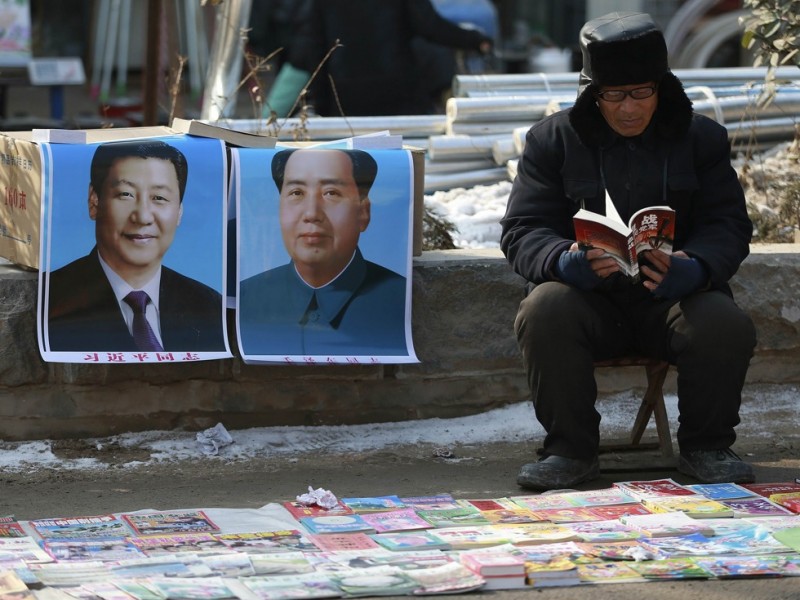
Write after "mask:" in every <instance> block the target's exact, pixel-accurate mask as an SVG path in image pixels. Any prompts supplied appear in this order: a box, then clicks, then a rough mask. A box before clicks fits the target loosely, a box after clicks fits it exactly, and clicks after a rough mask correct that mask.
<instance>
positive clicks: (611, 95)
mask: <svg viewBox="0 0 800 600" xmlns="http://www.w3.org/2000/svg"><path fill="white" fill-rule="evenodd" d="M655 93H656V86H654V85H648V86H645V87H638V88H634V89H632V90H606V91H605V92H597V93H596V94H595V96H597V97H598V98H600V100H603V101H605V102H622V101H623V100H625V97H626V96H630V97H631V98H633V99H634V100H644V99H645V98H649V97H650V96H652V95H653V94H655Z"/></svg>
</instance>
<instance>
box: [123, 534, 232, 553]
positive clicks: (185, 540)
mask: <svg viewBox="0 0 800 600" xmlns="http://www.w3.org/2000/svg"><path fill="white" fill-rule="evenodd" d="M130 541H131V543H132V544H133V545H134V546H136V547H137V548H138V549H139V550H140V551H141V552H144V554H145V555H146V556H162V555H164V554H176V553H179V552H230V549H229V548H228V547H227V546H226V545H225V544H223V543H222V542H221V541H219V540H218V539H217V538H216V537H215V536H214V535H212V534H210V533H184V534H181V533H171V534H166V535H150V536H147V537H134V538H130Z"/></svg>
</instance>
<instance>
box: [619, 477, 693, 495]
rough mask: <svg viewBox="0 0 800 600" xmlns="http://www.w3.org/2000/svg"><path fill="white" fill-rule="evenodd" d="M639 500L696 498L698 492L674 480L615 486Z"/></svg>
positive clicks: (628, 482) (627, 482)
mask: <svg viewBox="0 0 800 600" xmlns="http://www.w3.org/2000/svg"><path fill="white" fill-rule="evenodd" d="M614 485H615V486H616V487H618V488H621V489H622V490H624V491H625V492H626V493H628V494H630V495H631V496H633V497H634V498H636V499H638V500H642V499H644V498H658V497H659V496H696V495H697V492H695V491H694V490H692V489H690V488H688V487H686V486H684V485H681V484H680V483H678V482H677V481H675V480H674V479H670V478H666V479H650V480H646V481H619V482H617V483H615V484H614Z"/></svg>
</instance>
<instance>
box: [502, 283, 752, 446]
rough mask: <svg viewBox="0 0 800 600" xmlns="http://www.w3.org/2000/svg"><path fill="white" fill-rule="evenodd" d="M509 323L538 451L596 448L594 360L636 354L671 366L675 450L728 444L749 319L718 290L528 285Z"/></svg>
mask: <svg viewBox="0 0 800 600" xmlns="http://www.w3.org/2000/svg"><path fill="white" fill-rule="evenodd" d="M514 329H515V331H516V334H517V340H518V342H519V347H520V350H521V351H522V357H523V362H524V365H525V368H526V371H527V375H528V383H529V385H530V389H531V393H532V397H533V404H534V407H535V409H536V418H537V419H538V420H539V422H540V423H541V424H542V426H543V427H544V429H545V431H546V432H547V436H546V437H545V440H544V451H545V453H546V454H548V455H549V454H555V455H559V456H566V457H569V458H588V457H591V456H594V455H596V454H597V448H598V446H599V442H600V435H599V426H600V414H599V413H598V412H597V410H596V409H595V400H596V399H597V384H596V382H595V378H594V365H593V363H594V361H596V360H605V359H610V358H616V357H620V356H625V355H628V354H633V353H635V354H641V355H644V356H649V357H653V358H658V359H665V360H667V361H669V362H670V363H671V364H672V365H675V366H676V368H677V377H678V378H677V387H678V410H679V412H680V416H679V418H678V423H679V425H678V432H677V438H678V444H679V446H680V449H681V450H684V451H685V450H714V449H722V448H727V447H729V446H731V445H732V444H733V442H734V441H735V439H736V434H735V432H734V427H735V426H736V425H738V424H739V405H740V403H741V392H742V387H743V386H744V380H745V375H746V373H747V368H748V366H749V363H750V359H751V358H752V356H753V350H754V348H755V344H756V334H755V328H754V326H753V322H752V321H751V320H750V318H749V317H748V316H747V315H746V314H745V313H744V312H743V311H742V310H741V309H740V308H739V307H738V306H737V305H736V304H735V303H734V301H733V299H732V298H731V297H730V296H728V295H727V294H725V293H723V292H719V291H708V292H700V293H696V294H693V295H691V296H688V297H686V298H684V299H683V300H681V301H680V302H677V303H675V302H670V301H662V300H656V299H654V298H653V297H652V295H651V294H650V293H649V292H648V291H647V290H646V289H644V288H643V287H642V286H630V285H626V286H624V287H623V288H622V289H617V290H615V291H611V292H602V293H601V292H583V291H580V290H578V289H576V288H573V287H570V286H568V285H565V284H562V283H557V282H547V283H543V284H540V285H537V286H536V287H535V288H534V289H533V290H532V291H531V293H530V294H529V295H528V296H527V297H526V298H525V299H524V300H523V301H522V303H521V304H520V307H519V312H518V313H517V318H516V322H515V324H514Z"/></svg>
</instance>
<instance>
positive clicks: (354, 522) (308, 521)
mask: <svg viewBox="0 0 800 600" xmlns="http://www.w3.org/2000/svg"><path fill="white" fill-rule="evenodd" d="M299 521H300V524H301V525H302V526H303V527H305V528H306V529H307V530H308V532H309V533H347V532H356V531H361V532H363V533H375V528H374V527H372V525H370V524H369V523H367V522H366V521H365V520H364V519H363V517H362V516H361V515H357V514H352V515H340V516H320V517H301V518H300V520H299Z"/></svg>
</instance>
